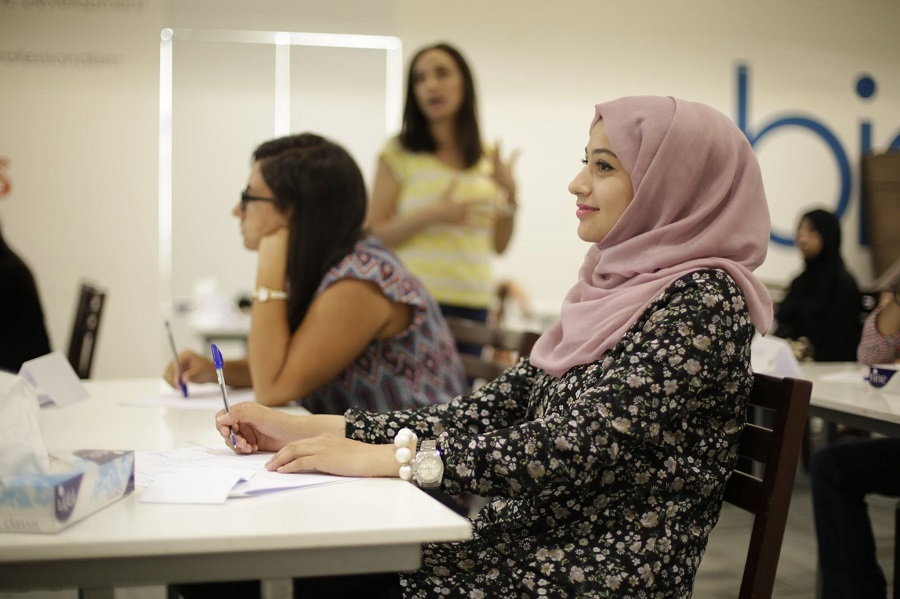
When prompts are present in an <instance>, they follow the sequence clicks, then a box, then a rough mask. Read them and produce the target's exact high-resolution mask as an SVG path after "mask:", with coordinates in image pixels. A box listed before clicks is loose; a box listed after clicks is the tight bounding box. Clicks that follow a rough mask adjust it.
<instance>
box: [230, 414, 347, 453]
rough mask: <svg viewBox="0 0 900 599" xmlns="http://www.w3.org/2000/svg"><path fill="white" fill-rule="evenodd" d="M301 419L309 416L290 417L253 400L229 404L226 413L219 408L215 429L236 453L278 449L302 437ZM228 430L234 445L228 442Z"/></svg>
mask: <svg viewBox="0 0 900 599" xmlns="http://www.w3.org/2000/svg"><path fill="white" fill-rule="evenodd" d="M304 418H310V416H292V415H290V414H285V413H284V412H279V411H278V410H273V409H272V408H269V407H267V406H263V405H260V404H258V403H255V402H243V403H239V404H236V405H234V406H232V407H231V411H230V412H226V411H225V410H220V411H219V413H218V414H216V428H218V430H219V434H220V435H222V438H223V439H224V440H225V444H226V445H228V447H231V448H232V449H234V450H235V451H237V452H238V453H255V452H257V451H279V450H281V448H282V447H284V446H285V445H287V444H288V443H290V442H291V441H294V440H297V439H298V438H301V437H302V436H303V432H302V419H304ZM342 420H343V419H342ZM232 430H233V431H234V437H235V441H236V442H237V445H236V446H232V444H231V432H232Z"/></svg>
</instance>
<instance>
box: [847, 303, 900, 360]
mask: <svg viewBox="0 0 900 599" xmlns="http://www.w3.org/2000/svg"><path fill="white" fill-rule="evenodd" d="M898 358H900V291H885V292H883V293H882V294H881V297H880V301H879V302H878V306H877V307H876V308H875V309H874V310H872V313H871V314H869V316H868V317H867V318H866V322H865V323H863V334H862V340H860V342H859V349H858V350H857V352H856V359H857V360H858V361H859V362H862V363H863V364H889V363H890V362H894V361H896V360H897V359H898Z"/></svg>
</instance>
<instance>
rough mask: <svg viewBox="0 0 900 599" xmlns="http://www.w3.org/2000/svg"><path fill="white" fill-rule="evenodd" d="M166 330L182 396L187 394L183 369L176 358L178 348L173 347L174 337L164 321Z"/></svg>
mask: <svg viewBox="0 0 900 599" xmlns="http://www.w3.org/2000/svg"><path fill="white" fill-rule="evenodd" d="M166 331H168V333H169V346H170V347H171V348H172V358H173V359H174V360H175V368H177V369H178V384H179V385H180V386H181V395H182V397H187V396H188V390H187V384H186V383H185V382H184V371H183V370H182V369H181V360H179V359H178V350H177V349H176V348H175V338H174V337H173V336H172V327H171V326H169V321H168V320H167V321H166Z"/></svg>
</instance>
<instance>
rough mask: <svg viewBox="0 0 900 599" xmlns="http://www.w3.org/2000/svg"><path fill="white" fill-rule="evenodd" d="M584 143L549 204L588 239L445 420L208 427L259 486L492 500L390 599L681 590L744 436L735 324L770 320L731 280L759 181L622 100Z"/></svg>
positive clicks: (759, 288) (725, 125) (730, 130)
mask: <svg viewBox="0 0 900 599" xmlns="http://www.w3.org/2000/svg"><path fill="white" fill-rule="evenodd" d="M589 131H590V136H589V141H588V143H587V145H586V147H585V154H584V161H583V162H584V165H585V166H584V167H583V168H582V169H581V171H580V172H579V173H578V174H577V175H576V176H575V179H574V180H573V181H572V182H571V184H570V185H569V191H570V192H571V193H572V194H573V195H574V196H575V201H574V204H575V206H572V207H574V208H576V210H575V215H576V216H577V218H578V221H579V222H578V236H579V237H580V238H581V239H582V240H584V241H586V242H589V243H590V244H591V245H590V248H589V250H588V253H587V255H586V257H585V260H584V263H583V265H582V267H581V269H580V272H579V276H578V281H577V283H576V284H575V286H574V287H573V288H572V290H571V291H570V292H569V294H568V296H567V298H566V300H565V302H564V304H563V306H562V311H561V319H560V321H559V322H558V323H557V324H556V325H555V326H554V327H553V328H551V329H550V330H549V331H548V332H547V333H545V334H544V335H543V336H542V337H541V338H540V340H539V341H538V342H537V345H535V347H534V350H533V352H532V354H531V357H530V358H522V359H521V360H519V362H518V363H517V364H516V365H514V366H512V367H511V368H509V369H508V370H506V371H505V372H504V373H503V374H502V375H501V376H500V377H499V378H497V379H496V380H494V381H492V382H489V383H487V384H486V385H485V386H483V387H481V388H479V389H478V390H476V391H474V392H472V393H470V394H468V395H464V396H460V397H457V398H455V399H454V400H453V401H452V402H451V403H449V404H442V405H437V406H428V407H424V408H418V409H415V410H406V411H402V412H399V411H398V412H390V413H382V414H374V413H367V412H365V411H363V410H350V411H348V412H347V413H346V414H344V415H343V416H326V415H314V416H290V415H287V414H285V413H283V412H279V411H276V410H271V409H269V408H266V407H264V406H260V405H258V404H252V403H243V404H238V405H236V406H234V407H233V408H232V409H231V413H230V414H225V413H224V411H223V412H220V413H219V415H218V416H217V424H218V426H219V431H220V432H221V433H222V434H224V435H226V436H228V430H229V429H228V427H229V426H234V432H235V434H236V435H237V436H238V442H237V448H236V451H238V452H242V453H249V452H254V451H274V452H278V453H277V454H276V455H274V456H273V457H272V458H271V459H270V460H269V462H268V468H269V469H270V470H277V471H279V472H297V471H308V470H313V471H322V472H329V473H333V474H339V475H346V476H382V477H398V476H401V477H403V478H408V477H409V476H415V478H416V479H417V482H419V484H421V485H422V486H425V487H429V486H437V487H438V488H440V489H442V490H444V491H447V492H449V493H453V494H456V493H462V492H471V493H477V494H479V495H484V496H489V497H491V501H490V503H489V504H488V505H487V506H485V507H484V508H483V509H482V510H481V511H480V512H479V514H478V516H477V517H476V518H475V521H474V530H473V538H472V539H471V540H469V541H464V542H459V543H444V544H427V545H425V546H424V557H423V560H424V563H423V565H422V567H421V568H420V569H419V570H418V571H416V572H408V573H401V574H400V575H399V576H400V579H399V586H400V587H401V589H402V593H403V596H405V597H443V596H454V597H459V596H470V595H469V594H468V593H469V592H470V591H471V590H474V589H478V590H480V591H481V593H482V596H484V597H519V596H524V595H527V596H537V595H542V596H543V595H546V596H548V597H585V596H592V597H596V596H607V595H608V596H626V595H627V596H629V597H648V598H649V597H667V598H677V597H688V596H690V594H691V587H692V585H693V580H694V575H695V573H696V570H697V566H698V565H699V563H700V558H701V556H702V555H703V551H704V549H705V547H706V543H707V537H708V535H709V533H710V531H711V530H712V528H713V526H714V525H715V523H716V521H717V519H718V515H719V511H720V509H721V505H722V496H723V492H724V489H725V482H726V481H727V479H728V476H729V474H730V472H731V469H732V467H733V465H734V460H735V456H736V455H737V446H738V439H739V437H740V434H741V431H742V430H743V427H744V422H745V418H744V415H745V413H746V406H747V398H748V396H749V394H750V389H751V386H752V382H753V378H752V377H753V373H752V371H751V369H750V341H751V338H752V336H753V332H754V327H755V328H756V329H757V330H760V331H766V330H767V329H768V327H769V326H770V324H771V318H772V308H771V300H770V298H769V295H768V292H767V291H766V288H765V286H764V285H763V284H762V283H760V282H759V281H758V280H757V279H756V278H755V277H754V276H753V275H752V273H751V271H752V270H753V269H755V268H756V267H758V266H759V265H760V264H761V263H762V262H763V260H764V258H765V255H766V250H767V246H768V236H769V217H768V207H767V204H766V198H765V194H764V192H763V185H762V178H761V176H760V170H759V165H758V163H757V161H756V158H755V156H754V155H753V152H752V150H751V149H750V146H749V144H748V143H747V139H746V138H745V137H744V135H743V134H742V133H741V132H740V130H739V129H738V128H737V127H735V125H734V124H733V123H732V122H731V120H730V119H729V118H728V117H726V116H724V115H723V114H721V113H719V112H717V111H715V110H713V109H712V108H710V107H708V106H705V105H703V104H697V103H693V102H686V101H683V100H676V99H673V98H665V97H634V98H622V99H619V100H615V101H612V102H608V103H605V104H599V105H597V107H596V112H595V116H594V120H593V122H592V123H591V127H590V130H589ZM404 427H406V428H408V429H411V430H412V431H414V432H415V434H416V435H418V437H419V438H421V439H423V442H422V447H423V451H421V452H420V454H422V457H423V458H424V457H425V455H426V454H429V455H430V461H431V462H432V466H433V467H434V468H433V469H426V468H421V469H419V468H417V469H416V470H415V471H414V472H411V469H410V468H409V467H408V465H407V464H405V463H404V464H403V465H402V466H401V463H398V462H400V461H401V460H402V461H405V459H406V458H407V456H406V455H404V454H405V453H406V452H405V451H398V447H397V446H401V447H402V446H404V445H408V449H409V450H410V452H411V453H412V454H413V455H415V454H416V444H415V442H414V441H413V440H411V439H410V437H409V435H408V434H407V433H405V432H404V434H402V435H399V434H398V432H399V431H401V429H403V428H404ZM426 440H427V441H426ZM395 445H396V446H395ZM432 445H433V446H434V447H435V449H436V450H437V453H432V452H429V451H428V450H427V449H428V448H429V447H431V446H432ZM229 447H230V444H229ZM404 449H406V448H404ZM300 582H301V583H302V581H300ZM301 596H302V595H301ZM321 596H331V595H324V594H323V595H321ZM369 596H376V595H375V593H374V589H373V593H371V594H370V595H369ZM377 596H381V595H377Z"/></svg>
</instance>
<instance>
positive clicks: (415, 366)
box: [301, 237, 466, 414]
mask: <svg viewBox="0 0 900 599" xmlns="http://www.w3.org/2000/svg"><path fill="white" fill-rule="evenodd" d="M342 279H358V280H361V281H369V282H372V283H375V284H376V285H378V286H379V287H380V288H381V291H382V293H384V295H385V297H387V298H388V299H389V300H391V301H393V302H398V303H401V304H406V305H408V306H411V307H412V310H413V320H412V324H410V326H409V328H407V329H406V330H405V331H403V332H402V333H400V334H399V335H395V336H394V337H390V338H388V339H376V340H374V341H372V342H371V343H370V344H369V345H368V346H367V347H366V349H365V351H363V353H361V354H360V355H359V356H358V357H357V358H356V360H355V361H354V362H353V363H352V364H350V365H349V366H348V367H347V368H346V369H345V370H344V371H343V372H342V373H341V374H340V375H338V376H337V378H335V379H334V380H332V381H331V382H330V383H328V384H327V385H325V386H324V387H322V388H320V389H318V390H317V391H315V392H313V393H312V394H310V395H308V396H307V397H306V398H304V399H303V400H302V401H301V403H302V405H303V406H304V407H306V408H307V409H309V410H310V411H311V412H313V413H314V414H343V413H344V412H345V411H347V410H348V409H350V408H358V409H363V410H367V411H372V412H387V411H391V410H401V409H404V408H415V407H419V406H426V405H431V404H436V403H446V402H448V401H450V400H451V399H452V398H454V397H456V396H457V395H459V394H461V393H463V392H464V391H465V390H466V381H465V375H464V373H463V367H462V363H461V362H460V359H459V355H458V354H457V352H456V344H455V342H454V339H453V336H452V335H451V334H450V330H449V329H448V328H447V323H446V321H445V320H444V317H443V316H442V315H441V312H440V309H439V308H438V306H437V304H436V303H435V301H434V299H433V298H432V297H431V296H430V295H429V294H428V292H427V291H426V290H425V288H424V287H423V286H422V283H421V282H419V280H418V279H417V278H416V277H415V276H413V275H412V274H411V273H410V272H409V271H408V270H406V268H405V267H404V266H403V264H402V263H401V262H400V260H399V259H398V258H397V256H396V255H394V253H393V252H391V250H389V249H388V248H386V247H385V246H384V245H382V243H381V242H380V241H379V240H378V239H377V238H375V237H367V238H365V239H363V240H361V241H359V242H358V243H357V244H356V246H355V247H354V248H353V253H351V254H349V255H347V256H346V257H345V258H344V259H343V260H341V262H340V263H338V264H337V265H336V266H334V267H332V268H331V269H330V270H329V271H328V272H327V273H326V275H325V278H324V279H322V282H321V283H320V284H319V288H318V289H316V293H315V296H314V297H318V295H319V294H320V293H322V292H323V291H324V290H325V289H327V288H328V286H329V285H332V284H333V283H335V282H336V281H340V280H342Z"/></svg>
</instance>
